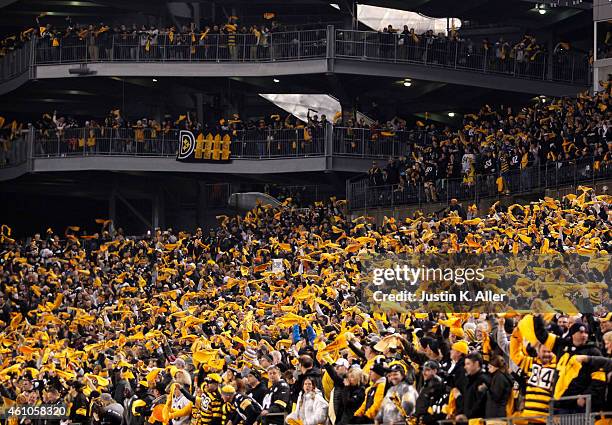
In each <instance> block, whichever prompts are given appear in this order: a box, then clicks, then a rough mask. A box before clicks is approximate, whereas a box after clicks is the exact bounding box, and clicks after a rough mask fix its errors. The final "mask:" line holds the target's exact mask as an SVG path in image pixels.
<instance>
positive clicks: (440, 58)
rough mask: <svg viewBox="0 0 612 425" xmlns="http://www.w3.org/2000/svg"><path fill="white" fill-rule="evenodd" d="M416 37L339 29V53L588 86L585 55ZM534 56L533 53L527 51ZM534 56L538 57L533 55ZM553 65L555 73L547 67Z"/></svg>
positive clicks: (348, 55) (386, 60)
mask: <svg viewBox="0 0 612 425" xmlns="http://www.w3.org/2000/svg"><path fill="white" fill-rule="evenodd" d="M418 37H419V40H418V42H416V41H414V40H413V39H412V38H411V37H406V36H404V35H403V34H401V33H385V32H376V31H357V30H343V29H337V30H336V56H337V57H339V58H350V59H356V60H361V61H374V62H387V63H411V64H420V65H425V66H429V67H441V68H448V69H460V70H469V71H475V72H479V73H484V74H500V75H507V76H511V77H515V78H526V79H535V80H543V81H563V82H569V83H575V84H580V85H587V84H588V83H589V79H590V66H589V63H588V57H587V56H586V55H583V56H577V55H575V54H573V53H568V52H563V53H559V54H551V55H550V56H549V55H547V54H545V53H544V52H539V53H536V54H535V55H533V54H532V52H527V51H526V50H513V49H510V51H509V52H508V54H507V55H505V56H503V57H502V56H500V57H498V56H497V55H496V49H495V46H491V47H489V48H485V47H484V46H482V45H479V44H477V43H470V42H469V41H467V40H463V39H458V40H456V39H450V38H438V37H435V36H433V37H425V36H423V35H418ZM529 55H532V56H529ZM534 56H535V57H534ZM549 68H551V69H552V74H551V73H550V72H549Z"/></svg>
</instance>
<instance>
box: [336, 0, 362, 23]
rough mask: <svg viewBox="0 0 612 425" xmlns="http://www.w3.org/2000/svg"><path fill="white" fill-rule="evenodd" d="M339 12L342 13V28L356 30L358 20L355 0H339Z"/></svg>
mask: <svg viewBox="0 0 612 425" xmlns="http://www.w3.org/2000/svg"><path fill="white" fill-rule="evenodd" d="M338 6H340V13H342V28H344V29H353V30H356V29H357V27H358V25H359V21H358V20H357V1H356V0H348V1H339V2H338Z"/></svg>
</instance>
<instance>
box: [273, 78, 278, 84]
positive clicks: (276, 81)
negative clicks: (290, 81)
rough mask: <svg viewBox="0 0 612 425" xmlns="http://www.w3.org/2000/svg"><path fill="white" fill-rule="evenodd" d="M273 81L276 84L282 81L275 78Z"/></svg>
mask: <svg viewBox="0 0 612 425" xmlns="http://www.w3.org/2000/svg"><path fill="white" fill-rule="evenodd" d="M272 81H274V82H275V83H280V80H279V79H278V78H275V79H273V80H272Z"/></svg>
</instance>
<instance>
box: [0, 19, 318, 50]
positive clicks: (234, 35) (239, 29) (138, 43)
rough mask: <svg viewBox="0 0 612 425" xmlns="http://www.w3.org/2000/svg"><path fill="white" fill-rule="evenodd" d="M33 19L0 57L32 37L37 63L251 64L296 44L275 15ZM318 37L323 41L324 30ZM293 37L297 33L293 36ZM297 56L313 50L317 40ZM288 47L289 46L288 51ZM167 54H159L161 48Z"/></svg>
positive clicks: (2, 43)
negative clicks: (243, 19) (250, 20)
mask: <svg viewBox="0 0 612 425" xmlns="http://www.w3.org/2000/svg"><path fill="white" fill-rule="evenodd" d="M41 18H42V17H39V18H38V19H37V24H38V28H29V29H26V30H24V31H22V32H20V33H19V34H14V35H11V36H8V37H5V38H4V39H2V40H0V57H2V56H5V55H7V54H8V53H10V52H12V51H14V50H16V49H19V48H21V47H22V46H23V45H24V44H25V43H26V42H28V41H29V40H30V39H31V38H32V37H33V36H36V37H37V38H38V41H37V60H39V61H42V62H45V61H51V60H58V59H59V58H60V53H59V48H62V49H63V51H62V55H61V57H62V59H63V60H71V59H77V58H78V57H80V56H83V55H84V54H85V48H86V50H87V57H88V58H89V59H90V60H93V61H97V60H135V59H137V58H138V59H140V60H146V59H152V60H153V59H156V58H160V57H161V56H162V54H163V55H166V56H165V57H166V59H168V60H173V59H175V60H181V59H186V58H190V57H198V58H199V59H201V60H211V59H232V60H256V59H265V58H277V57H282V56H283V55H286V54H287V52H288V51H289V50H290V49H293V48H294V47H295V46H294V45H295V44H296V43H297V42H298V40H297V39H294V38H295V36H296V35H291V34H290V33H289V32H288V31H289V30H288V29H287V28H286V27H285V26H284V25H282V24H281V23H279V22H278V21H277V20H276V19H275V18H276V15H275V14H274V13H266V14H264V19H263V21H264V22H265V23H263V24H256V25H255V24H253V25H249V26H246V25H240V24H239V22H240V20H239V18H238V17H237V16H229V17H228V19H227V22H226V23H225V24H210V25H204V26H202V27H201V28H200V27H199V26H198V25H196V24H195V23H194V22H192V23H191V24H189V25H182V26H181V27H180V28H177V27H176V26H174V25H172V26H168V27H162V28H158V27H157V26H156V25H145V24H143V25H137V24H134V23H133V24H122V25H114V26H112V27H111V26H109V25H106V24H104V23H99V24H96V25H93V24H79V23H73V22H72V20H71V18H70V17H67V18H66V25H65V26H63V27H60V26H53V25H51V24H48V23H47V24H45V23H44V22H41V20H40V19H41ZM322 31H323V33H322V34H323V36H324V30H322ZM296 34H297V33H296ZM302 42H312V43H309V45H308V46H302V47H303V50H302V54H307V53H308V49H311V48H316V43H317V42H318V40H317V38H316V37H313V39H312V40H302ZM292 46H293V47H292ZM162 48H163V49H164V50H166V49H167V54H166V53H165V52H162V50H161V49H162Z"/></svg>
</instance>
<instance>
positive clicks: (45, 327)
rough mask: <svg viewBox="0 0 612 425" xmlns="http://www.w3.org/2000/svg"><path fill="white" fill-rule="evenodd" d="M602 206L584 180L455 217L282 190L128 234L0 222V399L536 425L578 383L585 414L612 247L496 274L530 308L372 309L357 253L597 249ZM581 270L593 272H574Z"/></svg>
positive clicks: (189, 411)
mask: <svg viewBox="0 0 612 425" xmlns="http://www.w3.org/2000/svg"><path fill="white" fill-rule="evenodd" d="M611 203H612V197H611V196H608V195H599V196H596V195H595V194H594V193H593V191H592V190H591V189H589V188H579V193H578V194H577V195H568V196H566V197H564V198H563V199H561V200H553V199H550V198H545V199H543V200H540V201H538V202H533V203H531V204H530V205H524V206H522V205H513V206H511V207H507V208H504V207H501V206H500V205H499V204H496V205H494V206H493V207H492V208H491V210H490V211H489V212H488V213H487V214H484V215H482V216H479V215H477V214H474V215H472V216H471V217H472V218H470V219H468V220H464V219H462V218H461V216H460V215H458V213H457V212H458V211H457V209H458V206H457V205H456V204H453V205H451V206H450V207H449V209H448V211H447V212H446V216H445V217H444V218H438V217H435V216H424V215H422V214H416V215H415V216H414V217H412V218H407V219H405V220H403V221H401V222H399V221H396V220H394V219H385V220H384V222H383V224H382V225H380V226H376V225H375V224H374V222H373V221H371V220H369V219H367V218H365V217H358V218H356V219H354V220H350V219H348V218H347V217H345V215H344V214H343V213H342V208H343V201H336V200H335V199H333V198H332V199H330V202H328V203H315V204H314V205H312V206H311V207H309V208H307V209H298V208H294V207H292V206H291V200H289V199H287V200H285V202H284V203H283V205H282V206H280V207H278V208H272V207H269V206H265V205H264V206H262V205H260V206H258V207H256V208H254V209H253V210H251V211H249V212H247V213H246V214H245V215H240V216H235V217H227V216H219V217H218V220H219V226H218V227H217V228H214V229H211V230H209V231H204V230H202V229H196V230H195V232H193V233H187V232H182V231H179V232H177V231H175V230H173V229H168V230H161V229H155V231H154V232H152V233H151V232H149V233H148V234H147V235H145V236H143V237H137V238H134V237H129V236H127V235H126V234H124V232H123V231H122V230H121V229H120V228H119V229H115V227H114V225H113V223H112V222H111V221H110V220H104V219H97V220H96V223H98V224H99V226H100V229H99V231H98V232H97V233H95V234H87V233H86V232H84V231H82V230H81V229H80V228H79V227H75V226H71V227H69V228H68V229H66V231H65V232H64V233H63V234H60V233H58V232H56V231H54V230H53V229H47V230H46V232H43V233H41V234H35V235H34V236H33V237H30V238H27V239H20V238H15V239H13V238H12V237H11V236H12V235H11V229H10V228H9V227H8V226H6V225H3V226H2V227H1V229H0V234H1V236H0V289H1V294H0V306H1V308H0V320H1V321H2V322H3V323H2V328H1V330H2V332H1V333H0V336H1V337H2V340H1V341H2V344H0V364H1V368H0V383H1V386H0V391H1V395H2V397H3V402H4V407H5V408H6V409H8V408H10V406H12V405H15V404H18V405H26V404H27V405H36V404H40V403H45V404H51V405H56V404H61V403H65V404H66V405H67V406H68V408H69V414H68V416H69V420H70V421H71V422H72V423H80V424H116V425H119V424H126V425H142V424H145V423H148V424H172V425H187V424H194V425H196V424H215V425H227V424H230V425H237V424H245V425H252V424H254V423H256V422H259V423H265V424H279V425H280V424H283V423H284V422H286V423H287V424H289V425H317V424H326V423H330V424H354V423H377V424H398V423H422V424H436V421H437V420H441V419H446V418H449V419H453V420H456V421H457V422H460V423H461V422H468V421H469V420H472V419H475V418H496V417H505V416H508V415H522V416H525V417H533V416H537V418H535V419H533V418H532V419H530V420H529V422H531V423H543V422H546V419H545V416H547V415H548V413H549V403H550V400H551V399H552V398H559V397H560V396H564V397H572V396H575V397H574V398H569V399H567V398H566V399H564V401H563V402H562V403H561V406H560V407H561V408H562V409H563V410H562V411H559V412H565V413H572V412H573V413H576V412H582V411H584V409H585V406H586V403H587V400H586V398H585V397H587V396H591V399H590V402H591V406H592V410H593V412H600V411H602V410H605V409H608V410H609V407H610V406H612V402H611V397H612V390H611V387H610V382H612V381H611V380H610V376H609V371H610V370H611V362H612V360H610V356H611V355H612V321H611V319H612V314H611V313H610V309H611V307H612V304H611V301H610V288H609V286H608V285H609V282H610V281H611V279H610V278H611V273H612V268H610V264H609V263H610V262H609V256H606V257H604V261H601V260H600V259H597V258H595V257H593V258H592V259H591V260H588V258H587V260H588V264H589V265H591V264H592V265H593V268H592V269H591V270H590V271H586V269H584V265H583V266H581V268H578V269H573V268H572V267H570V266H569V265H564V263H559V262H556V263H555V264H554V265H555V266H556V267H559V269H558V271H555V270H553V269H551V270H548V269H547V268H544V272H548V271H550V272H551V273H553V274H554V278H553V279H548V280H547V282H538V280H537V278H536V277H535V276H533V275H531V274H530V272H525V275H523V274H522V273H523V271H524V269H523V267H524V266H523V267H520V268H519V269H518V270H519V271H517V272H516V273H511V274H508V275H504V276H503V279H508V281H507V282H506V283H507V285H506V286H505V288H506V291H508V293H509V294H512V293H514V292H515V291H521V293H522V294H523V296H525V297H526V298H527V299H528V300H530V303H531V310H533V311H534V312H535V314H534V315H531V314H527V315H523V314H518V313H516V312H513V311H511V310H507V309H506V310H504V312H501V313H498V314H495V313H489V314H485V313H477V312H473V313H457V312H452V313H450V312H449V313H442V312H434V309H433V308H429V307H430V306H423V309H421V310H419V311H407V310H405V309H402V308H401V307H400V306H397V305H392V306H390V307H389V306H388V307H387V308H386V309H384V310H382V311H381V310H376V309H374V308H373V307H374V306H372V305H370V306H367V305H366V304H365V303H364V299H365V298H364V297H363V288H364V285H365V282H366V281H367V280H368V279H367V276H366V273H365V270H364V267H363V264H362V262H361V261H360V258H361V256H364V255H365V256H368V255H373V254H384V253H402V252H404V253H423V254H427V255H433V254H436V253H457V252H464V253H491V252H500V253H507V254H511V253H514V254H515V255H516V254H520V253H539V254H546V255H556V254H560V253H575V254H579V255H595V254H606V255H607V253H608V252H610V250H611V249H612V224H611V223H612V221H611V219H612V209H611ZM13 237H14V236H13ZM585 261H586V260H585ZM535 264H536V265H537V264H538V263H537V262H536V263H535ZM527 267H528V268H529V267H531V265H527ZM534 269H535V267H534ZM540 269H541V267H540ZM581 270H585V271H584V272H582V271H581ZM576 273H582V274H583V275H585V274H586V275H588V277H589V279H590V280H593V281H594V282H593V283H589V284H584V285H583V284H576V283H575V282H574V281H573V278H572V276H574V275H575V274H576ZM602 285H603V288H604V289H602ZM543 288H546V289H543ZM575 305H581V306H582V307H581V308H580V310H579V309H578V308H576V307H574V306H575ZM554 306H563V307H566V308H565V309H564V310H562V311H565V312H566V313H567V314H554V311H555V307H554ZM499 308H500V306H498V307H497V309H494V310H493V311H499V310H498V309H499ZM478 311H484V310H478ZM578 311H582V313H583V314H580V313H578ZM607 374H608V375H607ZM606 391H607V393H606ZM285 415H287V416H286V418H285V417H284V416H285ZM17 422H19V423H25V424H29V423H32V424H37V423H38V422H37V421H34V420H29V419H27V418H26V419H23V418H21V419H19V420H18V421H16V422H13V423H17ZM41 423H44V424H46V425H51V424H57V423H59V420H54V419H45V420H43V421H42V422H41ZM64 423H66V422H64Z"/></svg>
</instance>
